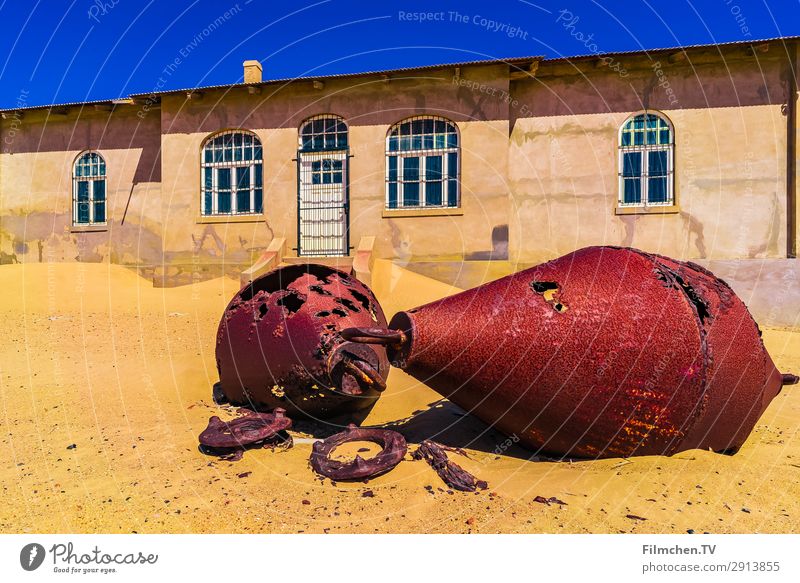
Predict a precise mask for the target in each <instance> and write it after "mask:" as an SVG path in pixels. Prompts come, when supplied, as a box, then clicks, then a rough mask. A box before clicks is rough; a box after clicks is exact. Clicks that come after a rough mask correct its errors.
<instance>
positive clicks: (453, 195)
mask: <svg viewBox="0 0 800 583" xmlns="http://www.w3.org/2000/svg"><path fill="white" fill-rule="evenodd" d="M447 206H454V207H455V206H458V181H457V180H448V181H447Z"/></svg>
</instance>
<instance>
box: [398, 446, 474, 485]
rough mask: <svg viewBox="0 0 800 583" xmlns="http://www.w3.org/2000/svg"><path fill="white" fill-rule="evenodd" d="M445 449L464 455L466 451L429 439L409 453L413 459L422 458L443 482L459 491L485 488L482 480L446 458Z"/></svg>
mask: <svg viewBox="0 0 800 583" xmlns="http://www.w3.org/2000/svg"><path fill="white" fill-rule="evenodd" d="M447 451H452V452H455V453H458V454H460V455H463V456H466V455H467V454H466V452H465V451H464V450H462V449H460V448H456V447H448V446H446V445H442V444H441V443H436V442H435V441H431V440H430V439H426V440H425V441H423V442H422V443H421V444H420V445H419V447H418V448H417V449H416V450H415V451H414V452H413V453H412V454H411V457H413V458H414V459H415V460H422V459H424V460H425V461H426V462H428V464H430V466H431V467H432V468H433V469H434V470H435V471H436V473H437V474H439V477H440V478H441V479H442V480H444V483H445V484H447V485H448V486H450V487H451V488H453V489H454V490H460V491H461V492H474V491H475V490H478V489H481V490H485V489H486V488H488V485H487V483H486V482H484V481H483V480H478V479H477V478H476V477H475V476H473V475H472V474H470V473H469V472H468V471H466V470H465V469H463V468H462V467H461V466H459V465H458V464H455V463H453V462H451V461H450V460H449V459H448V458H447V453H446V452H447Z"/></svg>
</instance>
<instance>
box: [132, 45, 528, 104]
mask: <svg viewBox="0 0 800 583" xmlns="http://www.w3.org/2000/svg"><path fill="white" fill-rule="evenodd" d="M542 59H544V56H541V55H538V56H530V57H511V58H507V59H482V60H479V61H461V62H458V63H439V64H437V65H422V66H419V67H401V68H399V69H384V70H380V71H362V72H360V73H332V74H330V75H308V76H304V77H286V78H284V79H267V80H266V81H262V82H261V83H226V84H224V85H206V86H203V87H187V88H185V89H170V90H169V91H156V92H154V93H134V94H132V95H131V97H139V98H141V97H149V96H151V95H170V94H175V93H186V92H187V91H210V90H212V89H225V88H227V87H231V88H233V87H251V86H255V87H260V86H263V85H279V84H285V83H291V82H293V81H314V80H319V81H323V80H325V79H342V78H347V77H369V76H372V75H391V74H397V73H404V72H411V71H431V70H435V69H447V68H450V67H468V66H470V65H500V64H503V63H505V64H508V65H519V64H522V63H530V62H533V61H541V60H542Z"/></svg>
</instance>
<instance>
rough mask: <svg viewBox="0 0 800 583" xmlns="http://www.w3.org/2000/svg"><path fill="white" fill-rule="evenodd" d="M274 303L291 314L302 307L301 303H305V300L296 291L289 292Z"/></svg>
mask: <svg viewBox="0 0 800 583" xmlns="http://www.w3.org/2000/svg"><path fill="white" fill-rule="evenodd" d="M275 303H276V304H277V305H279V306H281V307H283V308H286V311H287V312H289V314H290V315H291V314H295V313H297V311H298V310H299V309H300V308H302V307H303V304H304V303H306V301H305V299H304V298H301V297H300V296H299V295H297V294H296V293H294V292H289V293H287V294H286V295H284V296H283V297H281V299H279V300H278V301H277V302H275Z"/></svg>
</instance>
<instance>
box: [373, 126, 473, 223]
mask: <svg viewBox="0 0 800 583" xmlns="http://www.w3.org/2000/svg"><path fill="white" fill-rule="evenodd" d="M427 120H430V121H432V122H434V131H433V132H422V133H421V134H415V133H413V129H412V133H411V134H409V135H410V137H411V139H410V141H411V142H413V137H414V136H417V135H419V136H421V138H420V139H421V141H422V142H423V143H424V142H425V139H424V136H426V135H433V136H436V135H437V132H436V131H435V123H436V122H443V123H444V124H446V125H447V126H449V127H452V128H453V130H454V131H453V132H449V131H445V132H443V135H444V136H445V145H444V146H443V147H436V146H435V140H433V139H432V142H433V143H434V145H433V147H427V148H426V147H421V148H418V149H414V148H413V147H411V148H407V149H400V147H399V145H400V144H399V142H400V141H401V136H404V134H400V128H401V126H402V124H405V123H411V124H412V128H413V122H415V121H422V122H424V121H427ZM395 130H397V134H396V139H397V140H398V149H396V150H392V149H390V143H391V139H392V137H394V136H393V132H394V131H395ZM438 133H442V132H438ZM451 133H452V134H454V135H455V139H456V144H455V146H450V145H449V144H448V143H447V137H446V136H448V135H450V134H451ZM385 150H386V154H385V163H384V183H385V187H384V212H385V213H399V212H404V211H412V212H413V211H421V212H425V211H435V210H442V211H453V210H457V209H460V208H461V132H460V131H459V128H458V124H456V122H454V121H453V120H451V119H448V118H446V117H443V116H440V115H428V114H424V115H414V116H411V117H406V118H403V119H401V120H399V121H397V122H395V123H394V124H392V125H391V127H389V130H388V131H387V132H386V140H385ZM450 154H455V166H456V167H455V170H454V171H453V172H452V173H451V172H450V166H451V162H450ZM430 157H441V168H439V169H438V173H439V179H438V180H437V179H433V180H429V179H428V177H427V176H428V158H430ZM391 158H396V169H395V179H394V180H392V179H390V166H391ZM408 158H417V159H418V166H417V168H416V174H417V177H416V179H413V180H408V179H406V178H405V169H406V160H407V159H408ZM451 180H454V181H455V190H456V192H455V199H456V203H455V204H454V205H451V204H449V200H450V197H449V194H448V186H449V182H450V181H451ZM434 182H436V183H439V184H441V190H440V192H439V196H440V197H441V203H440V204H429V203H428V200H427V199H428V197H427V194H428V185H429V184H432V183H434ZM392 184H396V185H397V193H396V203H395V206H390V200H391V196H390V190H391V185H392ZM405 184H418V185H419V188H418V190H417V198H416V200H417V204H405V199H406V195H407V193H406V188H405V186H404V185H405Z"/></svg>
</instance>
